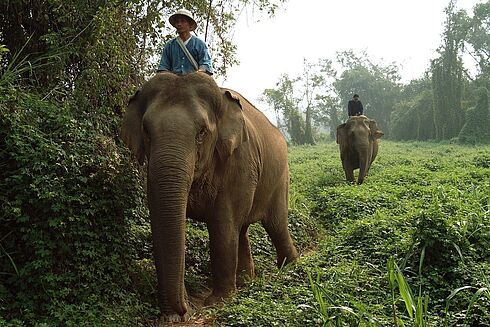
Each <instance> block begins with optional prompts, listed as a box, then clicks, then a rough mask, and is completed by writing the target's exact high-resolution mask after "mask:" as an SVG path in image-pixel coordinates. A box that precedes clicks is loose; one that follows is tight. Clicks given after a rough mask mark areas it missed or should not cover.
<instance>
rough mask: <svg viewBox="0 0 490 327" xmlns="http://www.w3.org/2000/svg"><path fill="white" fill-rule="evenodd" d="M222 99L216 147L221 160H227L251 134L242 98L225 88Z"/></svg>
mask: <svg viewBox="0 0 490 327" xmlns="http://www.w3.org/2000/svg"><path fill="white" fill-rule="evenodd" d="M222 100H223V101H222V104H221V110H220V115H219V118H218V141H217V143H216V149H217V151H218V155H219V156H220V158H221V160H226V159H228V158H229V157H230V156H231V155H232V154H233V151H235V149H236V148H238V147H239V146H240V145H241V144H242V143H243V142H246V141H248V138H249V135H248V129H247V126H246V123H245V117H244V115H243V108H242V105H241V103H240V98H239V97H238V96H237V95H236V94H234V93H232V92H231V91H229V90H225V91H224V94H223V99H222Z"/></svg>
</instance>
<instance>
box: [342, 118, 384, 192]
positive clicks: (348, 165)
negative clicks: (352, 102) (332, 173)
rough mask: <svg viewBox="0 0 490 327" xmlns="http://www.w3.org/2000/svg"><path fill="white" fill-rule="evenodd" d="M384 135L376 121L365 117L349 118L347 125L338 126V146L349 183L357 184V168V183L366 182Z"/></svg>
mask: <svg viewBox="0 0 490 327" xmlns="http://www.w3.org/2000/svg"><path fill="white" fill-rule="evenodd" d="M383 135H384V134H383V132H382V131H381V130H380V129H379V128H378V125H377V124H376V121H375V120H373V119H369V118H367V117H366V116H363V115H361V116H352V117H349V119H347V121H346V122H345V123H343V124H340V125H339V126H337V144H339V148H340V159H341V160H342V166H343V168H344V172H345V178H346V180H347V181H348V182H351V183H355V178H354V170H355V169H357V168H359V176H358V178H357V183H358V184H362V183H363V182H364V178H365V177H366V175H367V173H368V171H369V168H370V167H371V163H372V162H373V161H374V159H375V158H376V156H377V154H378V139H379V138H380V137H381V136H383Z"/></svg>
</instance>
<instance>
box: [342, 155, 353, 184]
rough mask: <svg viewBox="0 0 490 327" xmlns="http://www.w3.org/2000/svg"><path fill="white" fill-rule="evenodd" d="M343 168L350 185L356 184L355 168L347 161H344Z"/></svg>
mask: <svg viewBox="0 0 490 327" xmlns="http://www.w3.org/2000/svg"><path fill="white" fill-rule="evenodd" d="M342 167H343V168H344V172H345V179H346V180H347V182H349V183H355V181H356V180H355V178H354V168H352V166H351V164H349V163H348V162H347V160H343V161H342Z"/></svg>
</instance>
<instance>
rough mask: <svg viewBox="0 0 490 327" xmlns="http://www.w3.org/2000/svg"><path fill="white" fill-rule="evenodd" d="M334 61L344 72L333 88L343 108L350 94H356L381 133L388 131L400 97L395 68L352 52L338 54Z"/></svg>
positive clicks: (398, 78) (365, 55) (363, 54)
mask: <svg viewBox="0 0 490 327" xmlns="http://www.w3.org/2000/svg"><path fill="white" fill-rule="evenodd" d="M337 61H338V62H339V63H340V64H341V65H342V66H343V68H344V71H343V72H342V73H341V75H340V77H339V78H338V79H337V80H336V81H335V82H334V84H333V85H334V87H335V89H336V92H337V94H338V95H339V98H340V100H341V103H342V104H346V103H347V102H348V100H350V99H351V98H352V95H353V94H355V93H357V94H359V95H360V96H361V100H362V103H363V105H364V113H365V115H367V116H368V117H370V118H374V119H375V120H376V121H377V122H378V125H379V126H380V128H381V129H383V130H385V131H388V130H389V118H390V114H391V112H392V111H393V110H394V109H395V104H396V103H397V102H398V97H399V95H400V84H399V80H400V76H399V73H398V67H397V66H396V64H395V63H392V64H390V65H387V66H384V65H381V64H375V63H373V62H371V61H370V60H369V58H368V56H367V54H366V53H362V54H360V55H358V54H355V53H354V52H353V51H345V52H340V53H338V54H337ZM344 106H346V105H344ZM345 115H346V116H347V113H345ZM387 134H388V133H387Z"/></svg>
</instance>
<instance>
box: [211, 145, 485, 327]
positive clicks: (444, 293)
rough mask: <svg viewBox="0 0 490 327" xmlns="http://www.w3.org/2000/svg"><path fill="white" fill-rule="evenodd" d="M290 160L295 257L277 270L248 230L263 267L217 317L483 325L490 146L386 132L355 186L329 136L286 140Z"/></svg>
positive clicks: (260, 239)
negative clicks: (401, 137)
mask: <svg viewBox="0 0 490 327" xmlns="http://www.w3.org/2000/svg"><path fill="white" fill-rule="evenodd" d="M290 169H291V196H290V223H291V229H292V231H293V234H294V236H295V239H296V242H297V243H298V247H299V248H300V249H301V251H302V252H303V258H302V259H301V260H300V262H298V263H297V264H295V265H293V266H289V267H286V268H284V269H283V270H278V269H276V268H275V267H274V265H273V263H274V258H273V249H272V248H271V247H270V246H269V245H268V244H269V241H268V240H267V237H266V236H265V235H264V234H263V232H262V231H261V229H260V228H256V229H254V230H253V235H252V237H253V242H252V244H253V251H254V257H255V259H256V262H257V265H258V267H259V269H258V270H259V274H260V276H259V278H257V279H255V280H253V281H251V282H250V283H249V284H248V286H247V287H245V288H243V289H242V290H241V291H240V292H239V293H238V294H237V296H235V297H234V298H233V300H231V301H230V302H228V303H227V304H226V305H224V306H223V307H221V308H219V309H214V310H212V311H210V312H209V313H210V314H212V315H215V316H216V317H217V324H218V325H220V326H396V325H398V326H403V325H406V326H490V295H489V291H488V290H489V289H490V284H489V280H488V277H487V276H490V253H489V251H488V249H489V248H490V218H489V210H490V206H489V203H490V147H488V146H486V147H462V146H458V145H452V144H435V143H417V142H410V143H396V142H390V141H386V140H384V141H383V142H382V143H381V148H380V154H379V156H378V158H377V160H376V161H375V162H374V164H373V166H372V168H371V171H370V174H369V176H368V178H367V179H366V181H365V184H363V185H361V186H352V185H348V184H346V183H345V182H344V175H343V171H342V168H341V163H340V159H339V154H338V149H337V146H336V145H335V144H334V143H329V144H321V145H316V146H307V147H293V148H291V149H290ZM312 248H313V249H315V250H314V251H311V249H312Z"/></svg>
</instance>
